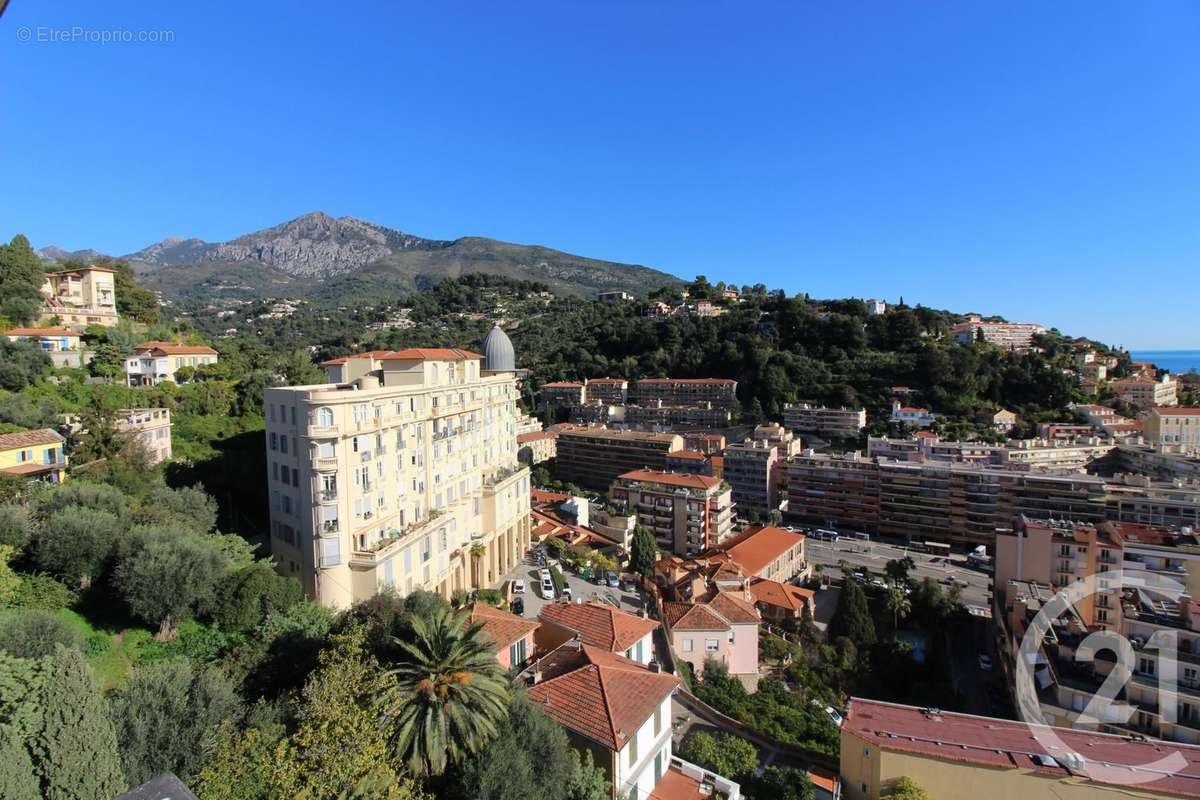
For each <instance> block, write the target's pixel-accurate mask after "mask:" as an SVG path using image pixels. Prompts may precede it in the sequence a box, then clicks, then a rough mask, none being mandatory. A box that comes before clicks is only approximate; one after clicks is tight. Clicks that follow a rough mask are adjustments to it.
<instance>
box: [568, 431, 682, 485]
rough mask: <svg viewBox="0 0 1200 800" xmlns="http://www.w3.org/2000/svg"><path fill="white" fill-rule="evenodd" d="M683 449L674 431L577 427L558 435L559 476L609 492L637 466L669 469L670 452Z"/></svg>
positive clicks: (680, 439)
mask: <svg viewBox="0 0 1200 800" xmlns="http://www.w3.org/2000/svg"><path fill="white" fill-rule="evenodd" d="M682 449H683V437H682V436H677V435H675V434H673V433H647V432H643V431H615V430H610V429H608V428H603V427H598V428H575V429H572V430H564V431H560V432H559V435H558V444H557V457H556V460H555V473H554V474H555V477H556V478H558V479H559V480H560V481H564V482H566V483H574V484H576V485H578V486H582V487H583V488H585V489H595V490H597V491H602V492H607V491H608V487H609V486H611V485H612V483H613V481H615V480H616V479H617V476H618V475H621V474H623V473H626V472H629V471H631V470H635V469H650V470H658V471H662V470H664V469H666V462H667V453H670V452H674V451H676V450H682Z"/></svg>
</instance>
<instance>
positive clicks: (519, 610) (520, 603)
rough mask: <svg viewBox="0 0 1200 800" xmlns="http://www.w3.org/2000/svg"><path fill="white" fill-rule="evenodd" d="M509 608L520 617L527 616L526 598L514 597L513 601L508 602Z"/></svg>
mask: <svg viewBox="0 0 1200 800" xmlns="http://www.w3.org/2000/svg"><path fill="white" fill-rule="evenodd" d="M508 610H509V611H511V612H512V613H514V614H516V615H517V616H518V617H523V616H525V600H524V599H523V598H520V597H514V598H513V600H512V602H511V603H509V604H508Z"/></svg>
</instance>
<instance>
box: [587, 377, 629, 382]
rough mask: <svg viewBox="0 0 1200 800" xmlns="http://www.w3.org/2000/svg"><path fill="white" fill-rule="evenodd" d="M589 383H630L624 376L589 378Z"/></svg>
mask: <svg viewBox="0 0 1200 800" xmlns="http://www.w3.org/2000/svg"><path fill="white" fill-rule="evenodd" d="M587 382H588V383H629V381H627V380H625V379H624V378H588V379H587Z"/></svg>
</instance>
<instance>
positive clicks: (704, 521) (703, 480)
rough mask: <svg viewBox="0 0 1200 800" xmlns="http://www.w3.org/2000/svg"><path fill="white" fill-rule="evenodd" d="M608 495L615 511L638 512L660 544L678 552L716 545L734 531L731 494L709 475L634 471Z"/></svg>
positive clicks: (666, 548) (641, 523) (661, 546)
mask: <svg viewBox="0 0 1200 800" xmlns="http://www.w3.org/2000/svg"><path fill="white" fill-rule="evenodd" d="M609 497H610V498H611V499H612V501H613V503H614V505H616V506H617V508H618V509H621V508H625V509H628V510H629V511H630V512H636V513H637V518H638V524H640V525H642V526H644V527H646V528H648V529H649V530H651V531H653V533H654V538H655V539H657V540H658V545H659V548H661V549H662V550H665V551H668V552H671V553H675V554H677V555H687V556H691V555H696V554H697V553H700V552H702V551H704V550H707V549H708V548H710V547H715V546H716V545H718V544H720V543H721V542H722V541H724V540H725V539H726V538H727V537H728V536H729V534H730V532H732V530H733V505H734V504H733V494H732V492H731V490H730V489H729V486H728V485H727V484H724V483H722V482H721V481H720V480H718V479H717V478H713V477H710V476H708V475H683V474H678V473H674V472H656V471H654V470H648V469H638V470H632V471H630V472H626V473H624V474H623V475H621V476H620V477H619V478H617V481H616V483H614V484H613V485H612V489H611V490H610V491H609Z"/></svg>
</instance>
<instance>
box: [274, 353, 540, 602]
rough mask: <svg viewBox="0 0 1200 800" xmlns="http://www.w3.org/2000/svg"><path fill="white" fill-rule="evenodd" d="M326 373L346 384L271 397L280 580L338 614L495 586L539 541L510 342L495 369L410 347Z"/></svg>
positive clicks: (344, 362)
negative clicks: (370, 604)
mask: <svg viewBox="0 0 1200 800" xmlns="http://www.w3.org/2000/svg"><path fill="white" fill-rule="evenodd" d="M324 366H325V367H326V369H327V372H328V373H329V374H330V375H331V377H336V378H338V379H340V380H338V381H337V382H332V383H328V384H321V385H314V386H292V387H285V388H278V389H268V390H267V391H266V396H265V406H266V411H267V461H268V465H269V474H268V476H267V477H268V480H269V486H270V497H271V534H272V536H271V546H272V547H271V549H272V553H273V555H274V556H275V559H276V561H277V562H278V565H279V569H280V571H281V572H283V573H284V574H290V575H295V576H296V577H297V578H299V579H300V581H301V583H302V585H303V586H304V589H305V591H306V592H307V593H308V594H309V596H311V597H314V598H315V599H317V600H318V601H320V602H321V603H323V604H325V605H327V606H331V607H337V608H344V607H346V606H348V605H350V604H352V603H354V602H357V601H360V600H363V599H366V598H368V597H371V596H373V595H374V594H376V593H377V592H378V591H380V590H381V589H384V588H393V589H395V590H396V591H397V592H400V593H401V594H407V593H409V592H412V591H413V590H415V589H427V590H430V591H436V592H440V593H441V594H442V595H443V596H445V597H449V596H451V594H452V593H453V592H455V591H459V590H469V589H473V588H482V587H488V586H492V585H494V584H495V583H496V581H498V580H499V578H500V576H501V575H503V574H504V573H505V572H506V571H508V570H509V569H510V568H511V567H512V566H513V565H514V564H516V563H519V561H520V559H521V557H522V555H523V553H524V552H525V550H526V549H527V548H528V546H529V541H530V522H529V508H530V498H529V472H528V470H527V469H525V468H524V467H521V466H520V465H519V464H518V461H517V437H516V419H517V415H518V412H517V407H516V401H517V387H516V374H515V371H514V370H513V365H512V355H511V344H510V345H509V348H508V357H507V358H506V359H498V358H494V359H490V360H489V362H487V363H485V362H484V360H483V357H482V356H480V355H478V354H476V353H471V352H468V351H464V350H455V349H442V348H435V349H423V348H413V349H408V350H401V351H396V352H379V351H376V352H373V353H364V354H361V355H358V356H350V357H347V358H343V359H336V360H334V361H332V362H327V363H326V364H325V365H324Z"/></svg>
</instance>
